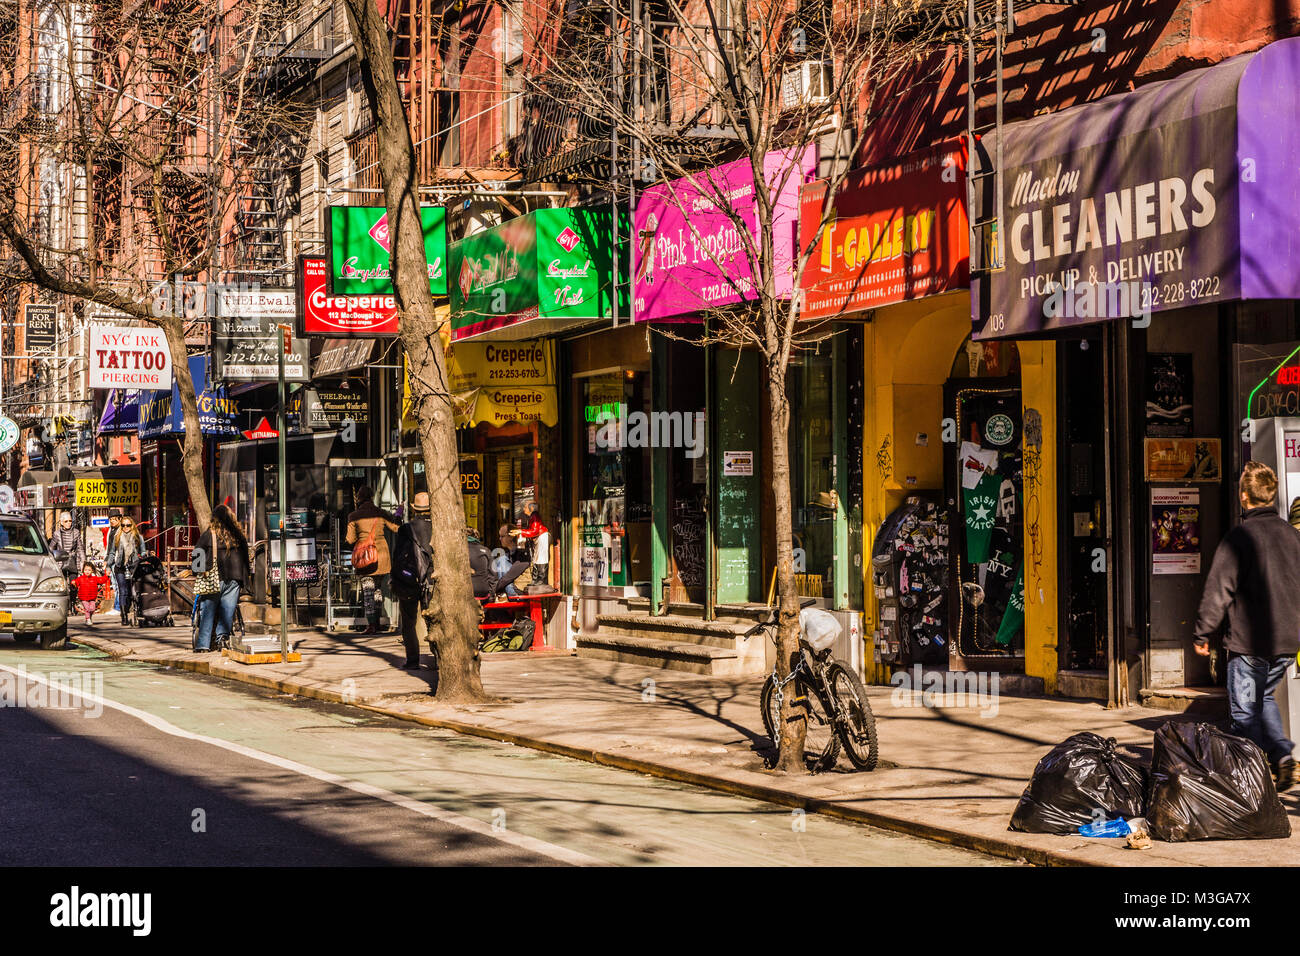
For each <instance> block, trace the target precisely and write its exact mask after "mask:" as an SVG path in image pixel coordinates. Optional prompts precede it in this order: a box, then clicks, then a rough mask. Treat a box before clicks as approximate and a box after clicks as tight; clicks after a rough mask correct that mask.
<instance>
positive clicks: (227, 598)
mask: <svg viewBox="0 0 1300 956" xmlns="http://www.w3.org/2000/svg"><path fill="white" fill-rule="evenodd" d="M238 605H239V582H238V581H222V582H221V593H220V594H210V595H208V596H207V597H203V598H200V599H199V630H198V633H197V634H196V635H195V638H194V648H195V650H199V651H206V650H208V649H209V648H211V647H212V637H213V630H212V629H213V625H214V624H215V625H216V636H217V638H218V639H220V638H222V637H229V636H230V632H231V630H232V628H233V627H234V620H235V608H236V607H238Z"/></svg>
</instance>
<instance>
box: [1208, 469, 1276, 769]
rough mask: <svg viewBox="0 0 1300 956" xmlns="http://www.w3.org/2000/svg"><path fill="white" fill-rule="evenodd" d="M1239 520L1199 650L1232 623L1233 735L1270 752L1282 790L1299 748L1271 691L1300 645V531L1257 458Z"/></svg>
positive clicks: (1215, 576)
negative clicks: (1280, 504)
mask: <svg viewBox="0 0 1300 956" xmlns="http://www.w3.org/2000/svg"><path fill="white" fill-rule="evenodd" d="M1240 492H1241V508H1242V511H1243V515H1242V521H1241V524H1239V525H1237V527H1235V528H1233V529H1232V530H1231V531H1229V532H1228V533H1227V535H1226V536H1225V537H1224V539H1223V541H1222V543H1220V545H1219V548H1218V550H1217V551H1215V553H1214V563H1213V565H1211V567H1210V576H1209V578H1208V579H1207V580H1206V582H1205V594H1204V595H1203V596H1202V598H1201V610H1200V614H1199V615H1198V617H1197V621H1196V632H1195V633H1196V643H1195V650H1196V653H1197V654H1200V655H1202V656H1209V653H1210V644H1209V639H1210V637H1211V636H1212V635H1213V634H1215V633H1216V632H1218V631H1219V630H1220V628H1222V627H1223V626H1224V624H1225V622H1226V624H1227V640H1226V646H1227V649H1228V710H1229V712H1230V713H1231V715H1232V732H1233V733H1234V734H1237V735H1238V736H1241V737H1246V738H1247V739H1249V740H1253V741H1254V742H1255V743H1257V744H1258V745H1259V746H1260V747H1261V748H1262V749H1263V750H1264V752H1265V753H1266V754H1267V755H1268V759H1269V762H1270V763H1271V764H1272V765H1273V773H1274V775H1275V776H1276V777H1277V785H1278V790H1279V791H1282V790H1286V789H1287V788H1288V787H1290V786H1291V784H1292V782H1293V781H1294V779H1295V760H1294V759H1293V757H1292V755H1291V752H1292V750H1293V749H1294V748H1295V744H1293V743H1292V742H1291V741H1290V740H1289V739H1287V736H1286V731H1285V730H1284V729H1283V727H1282V715H1281V713H1280V712H1279V711H1278V707H1277V702H1276V701H1275V700H1274V699H1273V691H1274V689H1275V688H1276V687H1277V685H1278V683H1279V682H1280V681H1281V680H1282V678H1283V677H1284V676H1285V674H1286V669H1287V665H1288V664H1290V662H1291V661H1293V660H1295V656H1296V651H1297V650H1300V532H1297V531H1296V529H1295V528H1293V527H1291V525H1290V524H1288V523H1287V522H1286V520H1285V519H1283V518H1282V516H1281V515H1280V514H1278V512H1277V503H1276V502H1277V475H1275V474H1274V473H1273V469H1271V468H1269V467H1268V466H1267V465H1263V464H1260V463H1259V462H1257V461H1250V462H1247V463H1246V467H1245V468H1243V469H1242V472H1241V483H1240Z"/></svg>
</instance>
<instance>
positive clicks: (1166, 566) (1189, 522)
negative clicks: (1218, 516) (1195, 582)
mask: <svg viewBox="0 0 1300 956" xmlns="http://www.w3.org/2000/svg"><path fill="white" fill-rule="evenodd" d="M1151 573H1152V574H1200V573H1201V492H1200V489H1199V488H1152V489H1151Z"/></svg>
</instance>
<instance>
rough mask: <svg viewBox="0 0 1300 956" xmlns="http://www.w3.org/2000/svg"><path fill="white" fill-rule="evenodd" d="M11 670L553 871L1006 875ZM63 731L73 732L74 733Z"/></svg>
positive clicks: (32, 661)
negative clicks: (553, 866)
mask: <svg viewBox="0 0 1300 956" xmlns="http://www.w3.org/2000/svg"><path fill="white" fill-rule="evenodd" d="M14 671H20V672H22V671H25V672H26V673H28V674H31V675H33V676H34V677H37V678H41V677H43V678H45V679H47V680H53V681H54V683H55V685H59V684H62V685H71V686H73V687H76V688H78V689H79V690H82V691H86V692H87V693H88V694H89V695H91V696H98V697H102V698H103V699H104V701H105V702H113V703H116V704H120V705H123V706H124V707H126V708H132V709H134V710H136V711H140V712H143V714H145V715H152V716H153V717H154V718H155V719H156V721H160V722H165V724H166V725H170V726H171V727H174V728H176V729H178V730H179V731H181V732H183V733H185V734H190V735H202V736H204V737H207V738H213V740H214V741H219V742H225V743H227V744H228V745H230V746H231V747H235V748H240V749H241V751H242V752H249V751H252V752H256V753H258V754H264V755H269V756H270V757H272V758H275V759H277V760H278V761H280V762H282V763H283V762H292V764H293V765H294V767H296V768H297V770H296V771H295V772H298V773H301V774H311V775H315V776H317V777H318V779H325V780H327V781H333V782H334V785H335V786H339V787H348V786H351V787H353V788H354V789H357V788H359V789H360V790H361V792H363V793H366V794H369V795H372V796H373V798H374V799H380V800H386V801H387V802H388V803H390V804H392V803H394V802H396V803H397V804H398V805H403V803H402V802H403V801H406V806H407V809H408V810H410V809H411V808H412V805H411V804H410V802H411V801H414V802H415V803H416V804H418V805H419V806H423V807H430V808H434V809H435V810H436V811H437V812H438V813H439V814H441V816H440V817H439V819H440V820H442V821H444V822H446V821H451V822H452V823H453V825H455V821H457V820H461V821H462V823H461V824H460V825H462V826H474V825H476V826H477V832H479V833H480V834H488V835H492V836H495V837H496V838H499V839H502V840H509V839H510V838H511V837H512V836H515V835H518V836H520V837H522V838H524V840H525V841H540V844H538V846H541V847H542V848H543V853H545V849H544V848H545V847H547V846H550V847H559V848H563V850H564V851H568V852H567V853H558V854H557V853H551V854H549V855H550V856H551V858H552V859H556V860H557V861H567V862H596V863H605V864H611V865H685V866H691V865H711V866H744V865H782V864H793V865H847V866H871V865H875V866H881V865H886V866H888V865H908V866H992V865H1010V864H1009V862H1008V861H1005V860H1001V859H995V858H993V857H989V856H985V855H983V854H979V853H976V852H972V851H969V850H964V849H960V848H956V847H951V846H945V845H942V844H938V843H933V842H930V841H927V840H924V839H920V838H916V837H911V836H907V835H903V834H898V833H892V832H889V831H885V830H879V829H876V828H873V827H868V826H863V825H859V824H854V823H849V822H844V821H839V820H835V819H832V818H829V817H825V816H819V815H813V814H810V815H804V814H803V813H802V812H801V811H791V810H789V809H786V808H782V807H777V806H774V805H771V804H765V803H762V802H759V801H756V800H752V799H747V798H743V797H735V796H731V795H728V794H724V793H719V792H716V791H712V790H705V789H702V788H698V787H693V786H689V785H685V784H679V783H676V782H673V781H667V780H663V779H658V778H653V777H648V776H643V775H640V774H635V773H629V772H626V771H622V770H616V769H611V768H607V767H602V766H599V765H596V764H592V763H587V762H584V761H580V760H573V759H570V758H567V757H560V756H554V755H551V754H546V753H542V752H539V751H536V750H530V749H525V748H520V747H513V746H510V745H509V744H503V743H498V742H495V741H491V740H484V739H481V738H475V737H466V736H462V735H460V734H457V733H455V732H452V731H448V730H442V729H439V728H431V727H424V726H420V725H416V724H411V723H409V722H406V721H400V720H396V719H392V718H389V717H385V716H381V715H375V714H371V713H367V712H365V711H361V710H358V709H356V708H350V707H344V706H341V705H335V704H329V703H321V702H317V701H312V700H306V699H303V698H297V697H292V696H290V695H286V694H279V693H276V692H273V691H264V690H261V689H258V688H254V687H249V686H246V685H240V684H232V683H229V682H225V681H221V680H218V679H214V678H209V677H205V676H201V675H195V674H191V673H182V672H177V671H174V670H170V669H168V668H165V667H163V666H161V665H157V664H147V663H137V662H131V661H129V660H118V659H113V658H110V657H107V656H106V655H101V654H100V653H99V652H96V651H91V650H89V649H86V648H78V649H77V650H74V651H67V652H41V651H37V650H33V649H28V648H16V647H15V646H14V645H9V644H3V643H0V678H5V677H8V678H9V679H12V675H13V673H14ZM28 686H31V685H30V684H29V685H28ZM87 701H88V698H87V699H86V700H83V704H85V705H86V707H87V708H88V709H85V710H84V712H83V713H82V714H81V716H80V718H79V719H92V718H91V716H90V714H91V713H92V711H93V710H94V709H95V705H94V704H93V703H87ZM65 703H66V701H65ZM65 716H66V715H65ZM65 725H66V726H67V727H70V728H73V729H72V731H71V732H74V733H75V732H76V731H75V727H76V722H75V720H74V721H72V722H70V723H65ZM126 726H131V724H130V723H128V724H127V725H126ZM140 726H141V728H142V732H143V729H144V724H143V723H141V724H140ZM155 726H156V724H155ZM212 746H214V747H215V746H217V744H215V743H214V744H212ZM194 769H195V770H196V771H198V772H201V771H202V767H195V768H194ZM339 826H340V827H346V826H347V821H346V819H344V818H341V819H340V821H339ZM527 845H529V846H531V845H532V844H531V843H528V844H527Z"/></svg>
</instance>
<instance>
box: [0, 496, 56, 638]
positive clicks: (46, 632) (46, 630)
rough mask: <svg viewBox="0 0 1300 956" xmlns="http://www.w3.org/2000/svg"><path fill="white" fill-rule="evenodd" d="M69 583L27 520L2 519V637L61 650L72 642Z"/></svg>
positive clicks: (1, 516) (37, 530)
mask: <svg viewBox="0 0 1300 956" xmlns="http://www.w3.org/2000/svg"><path fill="white" fill-rule="evenodd" d="M69 598H70V594H69V592H68V581H67V579H66V578H65V577H64V576H63V572H62V571H61V570H60V569H59V566H58V565H57V564H55V563H54V558H53V557H52V556H51V555H50V548H49V545H48V544H46V541H45V535H44V534H42V533H41V529H40V528H39V527H38V526H37V524H36V522H35V521H33V520H32V519H31V518H29V517H27V516H26V515H15V514H0V633H3V632H5V631H8V632H9V633H11V634H13V636H14V640H16V641H22V642H32V641H36V640H38V639H39V640H40V642H41V647H43V648H46V649H54V648H58V647H63V646H64V645H65V644H66V643H67V640H68V605H69V603H70V601H69Z"/></svg>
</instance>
